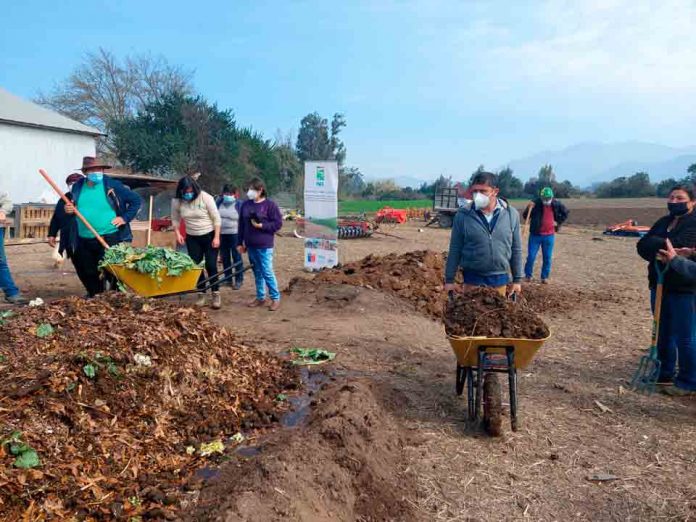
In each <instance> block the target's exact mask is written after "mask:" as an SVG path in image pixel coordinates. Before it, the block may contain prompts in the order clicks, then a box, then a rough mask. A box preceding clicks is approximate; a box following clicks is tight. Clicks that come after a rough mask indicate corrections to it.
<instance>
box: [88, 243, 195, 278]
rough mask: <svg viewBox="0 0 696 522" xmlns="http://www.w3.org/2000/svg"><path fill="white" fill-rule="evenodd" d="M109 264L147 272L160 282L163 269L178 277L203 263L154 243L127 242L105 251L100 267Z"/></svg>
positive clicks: (166, 272)
mask: <svg viewBox="0 0 696 522" xmlns="http://www.w3.org/2000/svg"><path fill="white" fill-rule="evenodd" d="M109 265H117V266H123V267H125V268H128V269H130V270H135V271H136V272H140V273H141V274H147V275H148V276H150V277H151V278H152V279H155V280H157V281H158V282H161V281H162V278H161V275H160V273H161V272H162V271H163V270H164V271H165V274H166V275H167V276H172V277H176V276H180V275H181V274H183V273H184V272H187V271H189V270H193V269H195V268H201V267H202V264H196V263H195V262H194V261H193V259H191V258H190V257H189V256H188V255H186V254H184V253H183V252H176V251H174V250H171V249H170V248H162V247H156V246H152V245H149V246H147V247H145V248H135V247H132V246H130V245H127V244H125V243H120V244H118V245H114V246H112V247H111V248H109V249H108V250H107V251H106V252H105V253H104V259H103V260H102V262H101V263H99V268H101V269H104V268H106V267H107V266H109Z"/></svg>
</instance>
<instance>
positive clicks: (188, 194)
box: [182, 192, 193, 201]
mask: <svg viewBox="0 0 696 522" xmlns="http://www.w3.org/2000/svg"><path fill="white" fill-rule="evenodd" d="M182 197H183V198H184V201H193V192H184V194H183V196H182Z"/></svg>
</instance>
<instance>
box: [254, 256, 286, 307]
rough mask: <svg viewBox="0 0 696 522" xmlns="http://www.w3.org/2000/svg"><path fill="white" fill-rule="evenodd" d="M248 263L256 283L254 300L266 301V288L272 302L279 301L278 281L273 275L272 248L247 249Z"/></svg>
mask: <svg viewBox="0 0 696 522" xmlns="http://www.w3.org/2000/svg"><path fill="white" fill-rule="evenodd" d="M247 252H248V254H249V261H250V262H251V264H252V265H254V268H253V272H254V280H255V281H256V299H258V300H260V301H263V300H264V299H266V287H267V286H268V295H269V296H270V298H271V299H273V300H274V301H279V300H280V292H279V291H278V281H277V280H276V276H275V274H274V273H273V249H272V248H251V247H249V248H248V249H247Z"/></svg>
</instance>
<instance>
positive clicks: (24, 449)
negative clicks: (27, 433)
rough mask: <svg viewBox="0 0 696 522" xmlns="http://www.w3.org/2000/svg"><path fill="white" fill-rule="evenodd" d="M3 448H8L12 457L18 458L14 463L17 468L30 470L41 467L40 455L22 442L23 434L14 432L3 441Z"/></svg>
mask: <svg viewBox="0 0 696 522" xmlns="http://www.w3.org/2000/svg"><path fill="white" fill-rule="evenodd" d="M2 446H7V449H8V451H9V453H10V455H12V456H14V457H17V458H16V459H15V461H14V462H13V464H14V466H15V467H16V468H21V469H29V468H36V467H38V466H40V465H41V461H40V460H39V454H38V453H37V452H36V450H35V449H34V448H32V447H31V446H29V445H28V444H26V443H25V442H23V441H22V432H20V431H13V432H12V434H11V435H10V436H9V437H8V438H6V439H5V440H3V441H2Z"/></svg>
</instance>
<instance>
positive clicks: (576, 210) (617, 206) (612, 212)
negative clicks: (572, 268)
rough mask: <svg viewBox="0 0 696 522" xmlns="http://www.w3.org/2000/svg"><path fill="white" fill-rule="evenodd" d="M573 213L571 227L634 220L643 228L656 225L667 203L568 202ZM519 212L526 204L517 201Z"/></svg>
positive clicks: (632, 200)
mask: <svg viewBox="0 0 696 522" xmlns="http://www.w3.org/2000/svg"><path fill="white" fill-rule="evenodd" d="M563 203H564V204H565V205H566V206H567V207H568V209H569V210H570V215H569V217H568V221H567V224H568V225H577V226H591V227H601V228H604V227H606V226H607V225H612V224H614V223H621V222H622V221H626V220H628V219H634V220H636V221H637V222H638V224H639V225H647V226H650V225H652V224H653V223H654V222H655V221H657V220H658V218H660V217H662V216H664V215H665V214H666V213H667V211H666V203H665V200H664V199H663V198H622V199H618V198H617V199H592V198H584V199H564V200H563ZM515 205H516V207H517V208H518V209H523V208H524V206H525V204H523V203H517V202H515Z"/></svg>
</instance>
